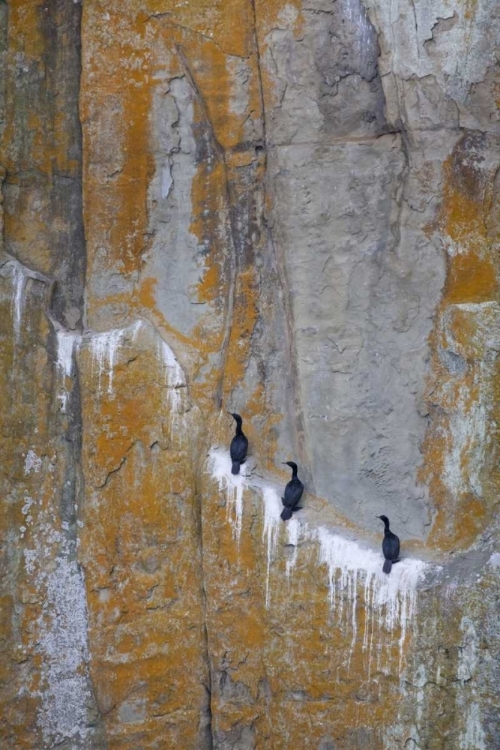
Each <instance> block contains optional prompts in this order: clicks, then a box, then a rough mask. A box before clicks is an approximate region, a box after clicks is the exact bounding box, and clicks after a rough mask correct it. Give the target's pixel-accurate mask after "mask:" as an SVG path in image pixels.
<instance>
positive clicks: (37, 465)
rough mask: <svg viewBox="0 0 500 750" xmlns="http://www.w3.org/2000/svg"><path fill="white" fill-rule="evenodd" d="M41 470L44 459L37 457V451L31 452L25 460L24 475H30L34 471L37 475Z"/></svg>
mask: <svg viewBox="0 0 500 750" xmlns="http://www.w3.org/2000/svg"><path fill="white" fill-rule="evenodd" d="M41 468H42V459H41V458H39V456H37V455H36V453H35V451H33V450H29V451H28V453H27V454H26V458H25V459H24V473H25V474H26V475H28V474H31V472H32V471H33V472H34V473H35V474H38V472H39V471H40V469H41Z"/></svg>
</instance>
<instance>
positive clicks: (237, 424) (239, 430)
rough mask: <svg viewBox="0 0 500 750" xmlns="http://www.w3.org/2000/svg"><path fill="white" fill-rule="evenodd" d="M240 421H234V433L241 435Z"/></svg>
mask: <svg viewBox="0 0 500 750" xmlns="http://www.w3.org/2000/svg"><path fill="white" fill-rule="evenodd" d="M242 434H243V432H242V429H241V422H236V435H242Z"/></svg>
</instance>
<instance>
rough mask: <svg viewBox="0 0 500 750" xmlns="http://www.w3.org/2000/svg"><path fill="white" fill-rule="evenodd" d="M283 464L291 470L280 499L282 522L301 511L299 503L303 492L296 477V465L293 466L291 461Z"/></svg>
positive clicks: (302, 487)
mask: <svg viewBox="0 0 500 750" xmlns="http://www.w3.org/2000/svg"><path fill="white" fill-rule="evenodd" d="M285 463H286V465H287V466H289V467H290V468H291V470H292V478H291V479H290V481H289V482H288V484H287V486H286V487H285V496H284V497H282V498H281V502H282V503H283V505H284V506H285V507H284V509H283V511H282V513H281V518H282V520H283V521H288V519H289V518H291V517H292V513H295V511H297V510H301V506H299V502H300V498H301V497H302V493H303V492H304V485H303V484H302V482H301V481H300V479H299V478H298V476H297V464H294V462H293V461H285Z"/></svg>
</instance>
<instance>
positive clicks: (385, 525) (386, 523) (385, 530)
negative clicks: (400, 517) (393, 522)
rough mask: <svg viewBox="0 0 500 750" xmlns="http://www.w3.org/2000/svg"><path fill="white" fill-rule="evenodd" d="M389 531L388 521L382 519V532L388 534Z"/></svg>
mask: <svg viewBox="0 0 500 750" xmlns="http://www.w3.org/2000/svg"><path fill="white" fill-rule="evenodd" d="M389 531H390V529H389V521H384V533H385V534H388V533H389Z"/></svg>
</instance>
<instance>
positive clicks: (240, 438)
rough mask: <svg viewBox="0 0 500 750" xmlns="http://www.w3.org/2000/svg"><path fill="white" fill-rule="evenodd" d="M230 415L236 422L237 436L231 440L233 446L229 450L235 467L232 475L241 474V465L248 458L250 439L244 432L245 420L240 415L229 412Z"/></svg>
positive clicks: (232, 469)
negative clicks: (242, 427)
mask: <svg viewBox="0 0 500 750" xmlns="http://www.w3.org/2000/svg"><path fill="white" fill-rule="evenodd" d="M228 414H231V416H232V417H233V419H234V420H235V421H236V434H235V436H234V438H233V439H232V440H231V446H230V448H229V453H230V455H231V461H232V462H233V466H232V468H231V474H239V473H240V464H243V463H245V459H246V457H247V450H248V439H247V436H246V435H244V434H243V432H242V429H241V425H242V422H243V420H242V418H241V417H240V415H239V414H233V413H232V412H230V411H228Z"/></svg>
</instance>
